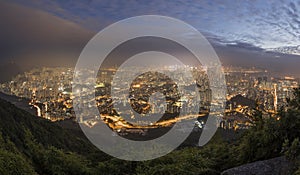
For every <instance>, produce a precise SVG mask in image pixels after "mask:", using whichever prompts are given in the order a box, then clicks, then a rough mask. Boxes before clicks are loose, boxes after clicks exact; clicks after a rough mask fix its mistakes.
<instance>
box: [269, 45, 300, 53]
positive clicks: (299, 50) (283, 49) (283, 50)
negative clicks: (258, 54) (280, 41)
mask: <svg viewBox="0 0 300 175" xmlns="http://www.w3.org/2000/svg"><path fill="white" fill-rule="evenodd" d="M266 50H267V51H271V52H279V53H284V54H291V55H300V45H298V46H285V47H277V48H269V49H266Z"/></svg>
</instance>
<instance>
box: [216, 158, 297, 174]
mask: <svg viewBox="0 0 300 175" xmlns="http://www.w3.org/2000/svg"><path fill="white" fill-rule="evenodd" d="M291 167H292V163H291V162H290V161H288V160H287V159H286V158H285V157H277V158H273V159H269V160H264V161H257V162H253V163H248V164H245V165H242V166H239V167H235V168H231V169H228V170H226V171H224V172H222V173H221V175H290V169H291Z"/></svg>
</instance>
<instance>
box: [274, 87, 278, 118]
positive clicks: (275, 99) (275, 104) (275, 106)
mask: <svg viewBox="0 0 300 175" xmlns="http://www.w3.org/2000/svg"><path fill="white" fill-rule="evenodd" d="M277 100H278V99H277V84H276V83H275V84H274V111H275V112H277Z"/></svg>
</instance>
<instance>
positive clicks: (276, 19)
mask: <svg viewBox="0 0 300 175" xmlns="http://www.w3.org/2000/svg"><path fill="white" fill-rule="evenodd" d="M148 14H151V15H165V16H170V17H174V18H178V19H181V20H183V21H185V22H187V23H188V24H190V25H192V26H194V27H195V28H197V29H198V30H199V31H200V32H202V34H204V35H205V36H206V37H207V39H208V40H209V41H210V42H211V44H212V45H213V47H214V48H215V49H216V52H217V54H218V55H219V57H220V59H221V61H222V63H223V64H224V65H233V66H261V67H268V68H270V69H272V70H273V71H275V72H276V71H277V72H278V73H286V74H294V75H298V74H299V75H300V70H298V67H299V65H300V56H299V55H300V47H299V46H300V1H286V0H284V1H279V0H278V1H264V0H261V1H254V0H253V1H233V0H225V1H224V0H223V1H221V0H220V1H210V0H208V1H196V0H170V1H160V0H153V1H141V0H128V1H127V0H124V1H123V0H119V1H117V0H89V1H83V0H82V1H79V0H72V1H71V0H65V1H60V0H44V1H38V0H28V1H23V0H15V1H7V2H5V1H1V2H0V18H1V19H0V40H1V44H0V51H1V53H0V66H3V65H6V64H7V63H8V62H15V63H16V64H18V66H19V67H22V68H23V69H24V68H31V67H34V66H41V65H42V66H45V65H46V66H73V65H74V64H75V63H76V60H77V58H78V56H79V54H80V52H81V50H82V49H83V47H84V46H85V44H86V43H87V42H88V41H89V40H90V39H91V38H92V37H93V36H94V34H96V33H97V32H98V31H100V30H101V29H103V28H104V27H106V26H107V25H109V24H112V23H114V22H117V21H119V20H121V19H125V18H128V17H132V16H136V15H148ZM287 48H288V50H287ZM287 53H289V54H287Z"/></svg>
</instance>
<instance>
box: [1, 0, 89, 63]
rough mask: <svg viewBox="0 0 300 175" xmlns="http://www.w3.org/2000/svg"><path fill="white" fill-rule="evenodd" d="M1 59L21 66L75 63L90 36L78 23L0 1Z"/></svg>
mask: <svg viewBox="0 0 300 175" xmlns="http://www.w3.org/2000/svg"><path fill="white" fill-rule="evenodd" d="M0 13H1V15H0V26H1V30H0V40H1V44H0V50H1V53H0V59H1V60H2V62H3V61H5V60H11V59H12V60H17V61H18V63H19V64H22V66H34V65H45V64H49V65H70V64H74V63H75V61H76V59H77V57H78V56H79V53H80V51H81V49H82V48H83V47H84V45H85V44H86V43H87V42H88V40H89V39H90V38H91V37H92V36H93V34H94V32H91V31H89V30H87V29H85V28H83V27H81V26H79V25H78V24H76V23H74V22H71V21H68V20H64V19H61V18H59V17H56V16H54V15H52V14H49V13H47V12H44V11H40V10H37V9H32V8H29V7H24V6H21V5H18V4H13V3H5V2H2V1H1V2H0Z"/></svg>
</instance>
